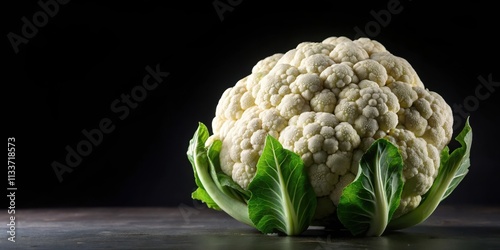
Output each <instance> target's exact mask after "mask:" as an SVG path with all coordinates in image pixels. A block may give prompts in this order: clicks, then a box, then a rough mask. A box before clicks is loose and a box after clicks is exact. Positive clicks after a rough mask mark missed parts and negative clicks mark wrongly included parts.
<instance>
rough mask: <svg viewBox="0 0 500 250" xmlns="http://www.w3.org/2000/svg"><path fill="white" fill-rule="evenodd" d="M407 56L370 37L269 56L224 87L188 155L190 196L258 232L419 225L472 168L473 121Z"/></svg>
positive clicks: (367, 230) (376, 230) (375, 231)
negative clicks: (461, 118)
mask: <svg viewBox="0 0 500 250" xmlns="http://www.w3.org/2000/svg"><path fill="white" fill-rule="evenodd" d="M452 127H453V114H452V110H451V107H450V106H449V105H448V104H447V103H446V101H445V100H444V99H443V97H441V96H440V95H439V94H438V93H436V92H433V91H431V90H429V89H428V88H426V87H425V86H424V84H423V83H422V81H421V80H420V78H419V76H418V75H417V73H416V71H415V70H414V69H413V68H412V66H411V65H410V63H409V62H408V61H407V60H405V59H403V58H401V57H398V56H395V55H393V54H391V53H390V52H389V51H387V50H386V48H385V47H384V46H383V45H382V44H380V43H379V42H377V41H375V40H372V39H369V38H359V39H357V40H351V39H349V38H347V37H343V36H340V37H328V38H326V39H324V40H323V41H322V42H302V43H300V44H298V45H297V47H295V48H294V49H291V50H289V51H287V52H286V53H276V54H273V55H270V56H268V57H266V58H264V59H262V60H260V61H259V62H257V63H256V64H255V66H254V67H253V68H252V71H251V73H250V74H249V75H247V76H246V77H244V78H242V79H240V80H239V81H237V82H236V84H235V85H234V86H232V87H230V88H228V89H226V90H225V91H224V92H223V93H222V96H221V97H220V99H219V102H218V103H217V107H216V109H215V117H214V118H213V120H212V134H210V133H209V131H208V128H207V127H206V126H205V125H204V124H203V123H200V124H199V126H198V129H197V130H196V132H195V134H194V136H193V138H192V139H191V141H190V144H189V148H188V152H187V156H188V159H189V160H190V162H191V165H192V166H193V171H194V176H195V183H196V185H197V186H198V188H197V189H196V190H195V191H194V192H193V193H192V198H193V199H198V200H201V201H203V202H205V203H206V204H207V206H208V207H210V208H213V209H217V210H222V211H225V212H226V213H228V214H229V215H231V216H232V217H233V218H235V219H237V220H238V221H240V222H243V223H246V224H247V225H250V226H253V227H255V228H257V229H259V230H260V231H261V232H263V233H273V232H281V233H284V234H286V235H297V234H300V233H302V232H303V231H304V230H306V229H307V228H308V226H310V225H322V226H332V225H334V226H335V225H336V226H338V225H341V226H343V227H344V228H347V229H348V230H349V231H350V232H351V233H352V234H353V235H359V234H365V235H367V236H380V235H381V234H382V233H383V232H384V231H385V230H386V228H389V229H392V230H397V229H402V228H406V227H410V226H413V225H416V224H418V223H420V222H422V221H424V220H425V219H426V218H427V217H428V216H430V215H431V213H432V212H433V211H434V209H435V208H436V207H437V205H438V204H439V203H440V202H441V201H442V200H443V199H445V198H446V197H447V196H448V195H449V194H450V193H451V192H452V191H453V190H454V189H455V187H456V186H457V185H458V183H460V181H461V180H462V179H463V178H464V176H465V175H466V174H467V172H468V167H469V165H470V160H469V156H470V146H471V143H472V129H471V127H470V125H469V123H468V119H467V122H466V125H465V127H464V129H463V130H462V132H460V133H459V135H458V136H457V137H456V138H455V139H456V140H457V141H458V142H459V143H460V144H461V147H460V148H457V149H455V150H454V151H453V152H452V153H451V154H450V153H449V148H448V146H447V145H448V144H449V142H450V140H451V138H452V135H453V130H452Z"/></svg>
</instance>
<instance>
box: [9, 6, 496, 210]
mask: <svg viewBox="0 0 500 250" xmlns="http://www.w3.org/2000/svg"><path fill="white" fill-rule="evenodd" d="M13 2H14V1H9V2H8V3H4V7H2V9H1V16H2V34H3V38H2V41H3V43H2V51H3V52H2V59H3V60H4V64H3V65H4V66H2V75H3V76H6V77H5V78H4V79H5V80H4V81H3V85H4V91H5V92H4V94H3V96H4V97H6V99H5V104H4V107H5V109H6V110H5V113H4V116H3V123H4V124H5V125H6V126H5V134H6V137H15V138H16V187H17V188H18V191H17V192H16V205H17V206H18V208H30V207H56V206H58V207H63V206H183V205H188V206H191V205H193V201H192V200H191V197H190V194H191V192H192V191H193V189H194V187H195V186H194V179H193V174H192V169H191V166H190V164H189V162H188V160H187V157H186V150H187V146H188V142H189V139H190V138H191V137H192V134H193V132H194V130H195V129H196V127H197V123H198V122H199V121H201V122H204V123H205V124H207V125H209V126H210V123H211V119H212V117H213V116H214V113H215V106H216V104H217V101H218V99H219V97H220V95H221V94H222V92H223V91H224V90H225V89H226V88H228V87H231V86H233V85H234V84H235V83H236V81H237V80H239V79H241V78H242V77H244V76H246V75H248V74H249V73H250V71H251V68H252V67H253V65H254V64H255V63H256V62H257V61H258V60H260V59H262V58H264V57H267V56H269V55H272V54H274V53H283V52H286V51H288V50H289V49H292V48H294V47H295V46H296V45H297V44H298V43H300V42H303V41H317V42H319V41H321V40H323V39H325V38H327V37H329V36H347V37H349V38H354V37H355V36H356V32H355V27H358V28H359V29H361V30H365V28H366V27H367V26H370V25H369V24H371V25H373V24H374V22H376V18H375V16H374V15H373V14H372V13H382V12H383V11H385V10H387V8H388V7H387V4H388V3H390V2H395V0H391V1H369V2H368V1H366V2H362V1H317V0H312V1H289V2H286V1H274V2H273V3H272V4H271V3H270V2H264V1H249V0H242V1H229V2H226V1H225V0H219V1H217V2H221V3H225V4H229V3H233V5H234V6H233V7H232V9H231V10H230V11H226V12H224V13H223V20H221V18H220V17H219V16H218V14H217V11H216V9H215V8H214V6H213V3H214V2H215V1H185V2H181V1H134V2H126V3H121V4H115V3H103V2H102V1H70V2H68V3H67V4H64V5H63V4H60V5H59V9H58V11H57V13H56V14H55V15H54V16H53V17H49V18H48V22H47V23H46V24H45V25H44V26H43V27H40V28H39V29H38V32H37V33H36V34H35V35H34V36H33V37H32V38H29V39H28V40H29V42H28V43H26V44H20V45H19V47H18V48H19V52H18V53H15V52H14V49H13V46H12V44H11V43H10V41H9V39H8V34H9V33H10V32H12V33H15V34H18V35H21V34H22V33H21V32H22V26H23V21H22V17H26V18H27V19H30V20H32V18H33V16H34V15H35V14H36V13H37V12H39V11H41V7H40V6H39V5H38V4H37V2H36V1H15V3H13ZM399 5H400V6H401V8H402V11H401V12H400V13H397V14H392V15H391V16H390V19H386V21H387V23H386V24H385V25H380V24H379V28H380V29H379V30H373V29H372V30H370V31H369V32H370V33H369V34H371V35H372V36H371V38H373V39H375V40H378V41H379V42H381V43H382V44H384V46H385V47H386V48H387V49H388V50H389V51H390V52H392V53H393V54H395V55H398V56H401V57H403V58H405V59H407V60H408V61H409V62H410V63H411V64H412V66H413V67H414V68H415V70H416V71H417V72H418V74H419V76H420V78H421V79H422V81H423V82H424V84H425V85H426V87H428V88H429V89H431V90H433V91H436V92H438V93H440V94H441V95H442V96H443V97H444V98H445V99H446V100H447V101H448V102H449V103H450V105H454V104H457V105H458V104H464V100H474V98H475V97H474V96H475V95H476V92H475V90H476V88H477V87H478V86H479V85H480V84H481V81H479V79H478V77H484V78H485V79H488V77H490V78H491V79H492V80H493V81H496V82H500V72H499V68H498V62H497V60H498V58H499V49H498V39H497V38H495V35H497V33H498V25H499V22H498V9H496V8H495V7H494V5H493V3H492V2H486V1H462V2H460V1H453V2H452V4H446V3H445V4H442V5H436V4H429V3H426V2H424V1H417V0H413V1H409V0H400V1H399ZM380 11H382V12H380ZM148 65H149V66H151V67H152V68H155V67H156V65H159V68H160V70H161V71H165V72H169V73H170V74H169V75H168V77H166V78H165V81H163V82H162V83H161V84H160V85H158V87H157V88H155V89H153V90H151V91H149V92H147V96H146V97H145V98H144V101H142V102H139V103H138V106H137V107H135V108H131V109H130V113H129V114H128V115H126V116H125V117H124V119H123V120H120V119H119V118H118V116H119V115H120V114H122V113H119V114H117V113H115V112H113V111H112V109H111V108H110V105H111V104H112V103H113V102H114V101H115V100H117V99H118V100H119V99H120V96H121V95H122V94H130V92H131V90H132V89H133V88H134V87H136V86H139V85H141V84H142V79H143V77H144V76H145V75H146V74H147V72H146V70H145V67H146V66H148ZM495 90H497V91H495ZM498 90H500V88H499V86H496V87H495V89H493V92H491V93H489V97H488V98H485V99H484V100H480V101H479V102H478V103H475V104H476V106H475V107H473V108H469V109H468V110H467V111H469V113H470V115H471V125H472V127H473V129H474V144H473V149H472V158H471V161H472V165H471V168H470V172H469V174H468V175H467V176H466V178H465V179H464V181H463V182H462V183H461V184H460V185H459V187H458V188H457V189H456V191H455V192H454V193H453V194H452V195H451V196H450V197H449V198H448V199H446V200H445V201H444V202H445V203H453V204H463V203H466V204H500V201H499V200H500V199H498V198H494V196H497V197H498V194H499V190H500V189H499V188H498V186H499V185H498V176H500V170H499V169H500V165H499V164H498V162H499V161H498V155H499V154H498V150H497V149H498V144H499V140H500V129H499V128H498V124H500V123H499V122H500V121H499V117H498V114H499V112H498V105H499V101H498V100H499V99H500V97H499V95H500V93H498V92H500V91H498ZM471 104H474V103H472V102H471ZM471 104H469V107H470V105H471ZM104 118H109V119H111V121H112V123H113V125H114V126H115V129H114V131H112V132H111V133H109V134H105V135H104V136H103V140H102V142H101V143H100V144H99V145H98V146H95V147H93V148H92V149H91V151H90V154H89V155H88V156H85V157H82V161H81V163H80V164H78V165H77V166H76V167H75V168H73V171H72V172H71V173H65V174H64V175H63V181H62V182H59V181H58V179H57V177H56V174H55V172H54V171H53V169H52V167H51V164H52V163H53V162H54V161H57V162H60V163H65V157H66V154H67V151H66V147H67V146H69V147H72V148H73V149H74V148H75V147H76V146H77V144H78V143H80V142H81V141H82V140H84V139H85V137H84V136H83V134H82V132H81V131H82V130H83V129H85V130H87V131H89V130H92V129H95V128H98V126H99V122H100V121H101V120H102V119H104ZM462 118H463V117H462ZM457 123H458V124H460V126H459V127H460V128H461V127H462V125H463V120H458V121H457ZM4 169H5V168H4ZM5 170H6V169H5ZM0 177H1V178H3V179H4V180H5V181H4V182H3V183H5V184H4V185H3V186H4V190H5V189H6V187H7V171H4V173H2V174H1V175H0ZM4 197H5V196H4ZM4 204H5V205H6V206H7V205H8V202H7V201H5V203H4Z"/></svg>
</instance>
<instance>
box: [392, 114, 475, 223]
mask: <svg viewBox="0 0 500 250" xmlns="http://www.w3.org/2000/svg"><path fill="white" fill-rule="evenodd" d="M455 139H456V140H457V141H458V142H459V143H460V145H461V147H459V148H457V149H455V150H454V151H453V152H452V153H451V154H449V148H448V147H445V148H444V149H443V150H442V151H441V163H440V167H439V171H438V175H437V177H436V179H435V180H434V183H433V184H432V186H431V188H430V189H429V191H427V193H426V194H425V195H424V196H423V198H422V201H421V202H420V204H419V205H418V207H417V208H415V209H414V210H412V211H410V212H409V213H406V214H404V215H402V216H400V217H398V218H396V219H394V220H393V221H391V222H390V224H389V229H391V230H398V229H403V228H407V227H411V226H414V225H417V224H419V223H421V222H423V221H425V220H426V219H427V218H428V217H429V216H430V215H431V214H432V213H433V212H434V210H435V209H436V208H437V207H438V205H439V204H440V202H441V201H442V200H444V199H445V198H446V197H448V196H449V195H450V194H451V192H453V190H455V188H456V187H457V186H458V184H460V182H461V181H462V180H463V179H464V177H465V175H467V173H468V172H469V167H470V150H471V146H472V127H471V126H470V124H469V117H467V120H466V122H465V126H464V128H463V129H462V131H461V132H460V133H459V134H458V136H457V137H456V138H455Z"/></svg>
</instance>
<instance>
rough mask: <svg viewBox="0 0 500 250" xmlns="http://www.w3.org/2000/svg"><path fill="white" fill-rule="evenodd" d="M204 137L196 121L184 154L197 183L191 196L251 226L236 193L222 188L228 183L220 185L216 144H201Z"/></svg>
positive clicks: (246, 209)
mask: <svg viewBox="0 0 500 250" xmlns="http://www.w3.org/2000/svg"><path fill="white" fill-rule="evenodd" d="M208 137H209V133H208V129H207V127H206V126H205V125H204V124H203V123H201V122H200V123H199V124H198V128H197V130H196V132H195V133H194V135H193V138H192V139H191V140H190V143H189V147H188V150H187V157H188V160H189V161H190V162H191V165H192V166H193V172H194V177H195V183H196V185H197V186H198V188H197V189H196V191H194V192H193V193H192V195H191V197H192V198H193V199H198V200H200V201H202V202H204V203H206V204H207V206H208V207H209V208H213V209H216V210H222V211H224V212H226V213H227V214H228V215H230V216H231V217H233V218H234V219H236V220H238V221H240V222H243V223H245V224H247V225H250V226H252V227H253V224H252V221H251V220H250V218H249V216H248V207H247V204H246V203H245V201H243V200H241V199H239V198H235V197H237V196H234V195H232V194H231V195H228V193H227V190H225V189H227V188H228V186H229V185H223V184H221V182H220V181H219V180H220V179H221V178H220V177H219V176H220V175H222V174H223V173H222V171H221V172H218V171H217V170H218V169H220V165H218V164H219V161H218V154H219V152H220V145H217V144H215V143H214V144H212V145H210V146H208V148H207V147H205V143H206V141H207V139H208ZM228 178H230V177H228ZM235 192H237V191H235Z"/></svg>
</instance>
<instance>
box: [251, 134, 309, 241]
mask: <svg viewBox="0 0 500 250" xmlns="http://www.w3.org/2000/svg"><path fill="white" fill-rule="evenodd" d="M248 189H249V190H250V191H251V193H252V196H251V198H250V200H249V201H248V210H249V216H250V218H251V220H252V222H253V223H254V225H255V227H256V228H257V229H259V230H260V231H261V232H262V233H284V234H286V235H289V236H293V235H299V234H301V233H302V232H304V231H305V230H306V229H307V228H308V227H309V224H310V222H311V220H312V218H313V216H314V213H315V210H316V194H315V193H314V190H313V188H312V186H311V185H310V182H309V178H308V175H307V172H306V169H305V168H304V163H303V162H302V159H301V158H300V157H299V156H298V155H297V154H295V153H293V152H292V151H290V150H287V149H284V148H283V147H282V145H281V144H280V143H279V141H278V140H276V139H275V138H273V137H272V136H270V135H268V136H267V137H266V142H265V145H264V149H263V152H262V155H261V157H260V158H259V161H258V163H257V172H256V174H255V177H254V178H253V180H252V182H250V184H249V187H248Z"/></svg>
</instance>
